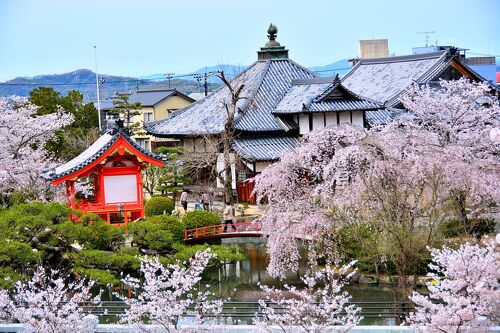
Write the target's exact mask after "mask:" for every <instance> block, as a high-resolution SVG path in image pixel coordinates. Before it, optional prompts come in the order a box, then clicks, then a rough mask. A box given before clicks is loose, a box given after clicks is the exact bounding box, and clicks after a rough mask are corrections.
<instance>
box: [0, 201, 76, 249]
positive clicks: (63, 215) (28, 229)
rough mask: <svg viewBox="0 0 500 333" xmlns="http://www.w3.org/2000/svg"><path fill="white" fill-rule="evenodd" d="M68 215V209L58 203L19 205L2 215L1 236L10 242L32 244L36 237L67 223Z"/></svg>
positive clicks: (0, 216) (0, 221) (0, 218)
mask: <svg viewBox="0 0 500 333" xmlns="http://www.w3.org/2000/svg"><path fill="white" fill-rule="evenodd" d="M67 213H68V210H67V208H66V207H64V206H63V205H61V204H57V203H52V204H45V203H41V202H34V203H29V204H22V205H18V206H15V207H12V208H9V209H6V210H4V211H2V212H1V213H0V234H1V235H2V237H4V238H8V239H10V240H18V241H21V242H30V241H31V239H32V238H33V236H34V235H37V234H39V233H41V232H44V231H45V230H46V229H47V228H50V227H51V226H52V225H53V224H59V223H63V222H64V221H66V220H67V219H68V214H67Z"/></svg>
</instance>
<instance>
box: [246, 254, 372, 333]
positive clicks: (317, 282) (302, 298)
mask: <svg viewBox="0 0 500 333" xmlns="http://www.w3.org/2000/svg"><path fill="white" fill-rule="evenodd" d="M354 264H355V262H354V261H353V262H351V263H349V264H348V265H345V266H343V267H342V268H340V269H338V270H337V269H333V268H330V267H326V268H323V269H321V270H318V271H316V272H314V273H312V274H310V275H306V276H304V277H302V281H303V282H304V284H305V288H304V289H302V290H300V289H297V288H296V287H294V286H289V285H285V290H279V289H276V288H271V287H268V286H265V285H260V287H261V289H262V290H263V291H264V293H265V294H266V299H265V300H259V305H260V307H261V311H262V313H263V317H258V318H256V324H257V326H258V327H259V328H260V329H261V330H264V331H267V330H271V329H272V326H278V327H280V328H281V330H282V331H283V332H288V331H290V330H294V332H295V331H296V329H297V328H299V329H300V331H301V332H302V331H304V332H308V333H312V332H324V331H325V329H327V328H328V327H329V326H336V327H335V328H337V330H336V332H346V331H348V330H349V329H351V328H352V327H353V326H356V325H357V324H358V323H359V321H360V320H361V319H362V317H361V316H360V311H361V308H359V307H356V306H355V305H354V304H350V305H349V304H348V302H349V299H350V296H349V294H348V292H347V291H341V288H342V287H343V282H342V281H341V279H343V281H347V280H348V279H349V278H350V277H351V276H352V274H354V272H355V271H354V270H352V266H353V265H354Z"/></svg>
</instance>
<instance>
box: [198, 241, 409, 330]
mask: <svg viewBox="0 0 500 333" xmlns="http://www.w3.org/2000/svg"><path fill="white" fill-rule="evenodd" d="M240 248H241V251H242V252H243V253H244V254H245V255H246V257H247V259H246V260H245V261H242V262H238V263H231V264H225V265H223V266H222V267H211V268H208V269H207V270H206V271H205V273H204V275H203V276H204V279H203V282H202V283H204V284H209V285H211V287H210V289H211V291H212V292H213V293H214V294H215V295H216V296H217V297H220V298H221V299H225V300H228V299H230V300H231V301H241V302H256V301H257V300H259V299H263V298H265V295H264V293H262V291H261V290H260V288H259V286H258V283H259V282H260V283H262V284H265V285H268V286H272V287H276V288H281V287H283V285H284V284H290V285H295V286H299V287H300V286H301V285H303V283H302V281H301V280H300V276H302V275H304V274H305V273H306V268H307V267H306V262H305V261H303V262H301V263H300V265H299V270H298V271H297V272H287V273H286V278H285V279H284V280H279V279H276V278H273V277H271V276H270V275H269V274H268V273H267V271H266V267H267V264H268V257H267V253H266V247H265V244H264V243H263V242H260V243H241V244H240ZM345 289H346V290H347V291H349V293H350V294H351V296H352V298H351V301H353V302H394V301H397V300H400V295H398V293H397V292H395V291H394V290H392V289H390V288H384V287H382V286H372V285H358V284H354V285H348V286H346V287H345ZM362 324H384V325H395V324H397V322H396V320H394V319H377V318H367V319H364V320H363V321H362Z"/></svg>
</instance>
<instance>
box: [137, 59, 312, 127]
mask: <svg viewBox="0 0 500 333" xmlns="http://www.w3.org/2000/svg"><path fill="white" fill-rule="evenodd" d="M315 76H316V75H315V74H313V73H312V72H311V71H309V70H308V69H306V68H304V67H302V66H300V65H298V64H296V63H295V62H293V61H292V60H289V59H272V60H263V61H257V62H255V63H253V64H252V65H251V66H250V67H249V68H247V69H246V70H245V71H243V72H242V73H240V74H239V75H238V76H237V77H235V78H234V79H233V80H231V85H232V86H233V87H239V86H240V85H244V88H243V90H242V92H241V94H240V96H241V97H243V98H242V99H240V100H239V101H238V103H237V114H236V115H235V119H234V123H233V126H234V128H235V129H236V130H239V131H248V132H279V131H286V130H288V127H287V126H286V125H285V124H283V122H281V121H279V120H278V119H277V118H276V117H275V116H274V115H273V114H272V111H273V110H274V108H275V107H276V105H277V104H278V102H279V101H280V100H281V98H282V97H283V96H284V95H285V94H286V92H287V91H288V89H289V88H290V87H291V86H292V80H294V79H306V78H314V77H315ZM229 98H230V94H229V91H228V88H227V87H225V86H223V87H221V88H220V89H219V90H217V91H215V92H214V93H212V94H210V95H208V96H207V97H206V98H204V99H202V100H200V101H197V102H195V103H193V104H191V105H189V106H187V107H185V108H183V109H180V110H177V111H176V112H174V113H173V114H172V116H171V117H169V118H167V119H165V120H160V121H157V122H154V123H151V124H149V125H147V126H146V129H147V131H148V132H149V133H151V134H153V135H156V136H199V135H211V134H219V133H221V132H222V131H223V127H224V122H225V120H226V119H227V114H226V110H225V108H224V104H223V103H224V102H226V101H227V103H229Z"/></svg>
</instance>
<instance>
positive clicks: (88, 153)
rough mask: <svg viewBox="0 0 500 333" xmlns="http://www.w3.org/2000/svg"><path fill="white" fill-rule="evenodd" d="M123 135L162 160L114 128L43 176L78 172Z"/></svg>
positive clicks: (142, 150)
mask: <svg viewBox="0 0 500 333" xmlns="http://www.w3.org/2000/svg"><path fill="white" fill-rule="evenodd" d="M120 136H121V137H123V138H124V139H125V140H126V141H127V142H128V143H130V145H132V146H133V147H134V148H135V149H136V150H138V151H140V152H141V153H142V154H144V155H146V156H149V157H151V158H154V159H157V160H160V156H158V155H157V154H154V153H152V152H150V151H149V150H146V149H144V148H142V147H141V146H139V145H138V144H137V143H136V142H135V141H134V140H133V139H132V138H131V137H129V136H128V135H127V134H125V133H124V132H123V131H122V130H114V131H110V132H107V133H104V134H103V135H102V136H101V137H100V138H99V139H97V141H96V142H94V143H93V144H92V145H91V146H90V147H88V148H87V149H85V151H83V152H82V153H81V154H80V155H78V156H77V157H75V158H73V159H72V160H70V161H69V162H66V163H64V164H62V165H60V166H58V167H56V168H52V169H48V170H45V171H44V172H43V173H42V174H41V176H42V177H43V178H45V179H47V180H55V179H58V178H61V177H64V176H67V175H69V174H72V173H74V172H77V171H79V170H81V169H83V168H85V167H86V166H87V165H89V164H91V163H92V162H94V161H95V160H97V159H98V158H99V157H100V156H101V155H102V154H103V153H104V152H105V151H106V150H107V149H108V148H109V147H111V146H112V145H113V144H114V143H115V142H116V140H118V138H119V137H120Z"/></svg>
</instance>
